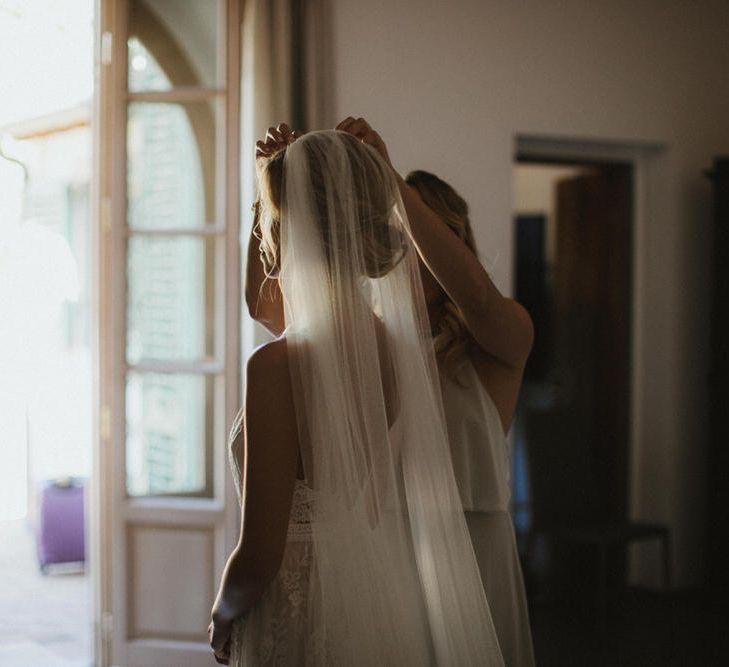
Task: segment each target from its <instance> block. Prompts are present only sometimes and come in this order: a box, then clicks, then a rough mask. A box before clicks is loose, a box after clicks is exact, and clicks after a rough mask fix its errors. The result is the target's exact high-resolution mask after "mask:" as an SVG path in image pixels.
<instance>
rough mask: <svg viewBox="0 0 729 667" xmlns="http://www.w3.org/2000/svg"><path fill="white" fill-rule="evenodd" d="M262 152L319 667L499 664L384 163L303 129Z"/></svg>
mask: <svg viewBox="0 0 729 667" xmlns="http://www.w3.org/2000/svg"><path fill="white" fill-rule="evenodd" d="M274 160H279V164H278V169H280V177H281V178H280V180H279V181H278V183H280V191H279V192H278V193H277V194H278V200H279V202H280V210H278V211H273V210H271V209H272V207H270V206H269V207H268V208H267V207H265V206H264V210H263V212H262V225H266V226H267V231H268V234H269V236H271V234H273V235H274V236H277V235H278V234H280V246H279V250H280V258H279V260H280V274H279V278H280V285H281V289H282V292H283V295H284V301H285V317H286V333H285V336H286V340H287V346H288V350H289V360H290V367H291V376H292V386H293V387H294V396H295V405H296V410H297V421H298V424H299V431H300V444H301V450H302V460H303V464H304V470H305V475H306V480H307V484H308V485H309V486H310V487H311V488H312V489H313V498H314V502H313V507H312V540H313V553H314V568H313V571H312V576H311V578H310V581H309V595H308V597H307V605H308V609H307V610H306V613H307V614H308V617H309V619H310V623H311V624H312V625H311V627H315V628H317V629H318V631H319V633H320V636H321V637H323V640H324V643H325V645H326V653H327V655H326V659H325V662H323V663H322V664H326V665H373V666H374V665H377V666H381V665H406V666H407V665H443V666H445V665H453V666H458V667H464V666H467V665H474V666H475V665H478V666H479V667H482V666H484V665H503V660H502V658H501V653H500V650H499V646H498V641H497V638H496V634H495V631H494V626H493V623H492V620H491V615H490V612H489V607H488V602H487V600H486V598H485V595H484V591H483V586H482V584H481V579H480V575H479V571H478V566H477V564H476V559H475V556H474V552H473V548H472V546H471V542H470V538H469V534H468V530H467V527H466V523H465V519H464V515H463V510H462V505H461V501H460V497H459V495H458V490H457V487H456V481H455V477H454V473H453V466H452V463H451V460H450V453H449V449H448V443H447V435H446V427H445V421H444V416H443V408H442V405H441V397H440V390H439V384H438V377H437V369H436V365H435V359H434V355H433V350H432V340H431V336H430V328H429V324H428V317H427V311H426V306H425V301H424V298H423V293H422V285H421V281H420V277H419V273H418V266H417V259H416V254H415V248H414V246H413V244H412V241H411V240H410V237H409V235H408V221H407V217H406V214H405V211H404V207H403V204H402V201H401V200H400V196H399V192H398V189H397V184H396V182H395V179H394V177H393V174H392V173H391V172H390V170H389V168H388V166H387V165H386V163H385V162H384V160H383V159H382V158H381V157H380V155H379V154H378V153H377V152H376V151H375V150H373V149H372V148H370V147H369V146H365V145H364V144H362V143H361V142H359V141H357V140H356V139H355V138H354V137H352V136H351V135H349V134H346V133H342V132H337V131H322V132H313V133H310V134H307V135H305V136H303V137H302V138H300V139H298V140H297V141H295V142H294V143H293V144H291V145H290V146H288V148H287V149H286V150H285V152H284V154H283V155H282V156H279V157H278V158H273V159H272V161H271V162H273V161H274ZM268 168H273V167H272V165H271V163H270V164H269V167H268ZM273 187H274V188H276V187H278V186H277V185H274V186H273ZM274 198H276V197H274ZM274 228H275V229H274ZM307 664H308V663H307Z"/></svg>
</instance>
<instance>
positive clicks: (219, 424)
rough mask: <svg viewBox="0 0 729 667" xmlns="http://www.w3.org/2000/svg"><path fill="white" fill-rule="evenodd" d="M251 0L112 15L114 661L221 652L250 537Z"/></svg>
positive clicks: (105, 308)
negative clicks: (242, 550) (242, 543)
mask: <svg viewBox="0 0 729 667" xmlns="http://www.w3.org/2000/svg"><path fill="white" fill-rule="evenodd" d="M240 20H241V17H240V3H239V2H238V0H124V1H118V0H115V1H112V0H103V1H102V2H101V7H100V15H99V69H98V71H99V74H98V81H97V83H98V89H99V92H100V94H99V96H98V106H99V108H98V117H99V128H98V137H97V139H98V147H99V149H98V155H97V158H98V165H97V166H98V174H99V182H98V195H99V196H98V202H99V221H100V227H99V230H100V232H99V237H98V248H99V251H100V255H99V256H100V261H99V265H98V272H99V285H100V292H99V305H100V321H101V329H100V340H99V347H100V355H99V377H100V383H101V384H100V387H99V393H100V395H101V409H100V419H99V423H98V432H99V439H100V443H101V446H100V449H99V456H98V460H97V463H98V468H97V470H98V473H99V489H100V491H99V495H100V498H99V500H100V508H101V509H100V512H99V513H98V517H97V522H98V531H99V534H100V536H101V539H100V541H99V549H100V554H99V555H100V562H101V563H102V567H101V568H100V577H101V581H100V582H99V585H100V588H101V592H100V596H99V600H98V614H99V618H100V631H99V642H98V644H97V649H98V653H99V663H100V664H115V665H116V664H119V665H159V666H162V665H181V664H185V665H197V664H200V665H203V664H204V665H209V664H210V661H211V655H210V649H209V648H208V645H207V641H208V638H207V632H206V630H207V625H208V623H209V620H210V619H209V612H210V607H211V606H212V603H213V597H214V594H215V589H216V584H217V582H218V580H219V577H220V573H221V572H220V571H221V569H222V566H223V565H224V562H225V557H226V555H227V553H228V551H229V550H230V549H231V548H232V546H233V544H234V543H235V540H236V539H237V519H238V513H237V503H236V501H235V491H234V489H233V488H232V479H231V476H230V474H229V473H228V470H227V452H226V436H227V430H228V428H229V426H230V423H231V421H232V418H233V416H234V414H235V412H236V411H237V409H238V406H239V403H240V390H239V388H240V370H239V369H240V355H239V350H240V324H239V318H240V276H241V271H240V245H239V222H238V218H239V203H238V202H239V197H240V195H239V153H238V151H239V148H238V146H239V134H238V128H239V126H240V122H239V107H240V103H239V97H240V85H239V81H240V67H239V63H240Z"/></svg>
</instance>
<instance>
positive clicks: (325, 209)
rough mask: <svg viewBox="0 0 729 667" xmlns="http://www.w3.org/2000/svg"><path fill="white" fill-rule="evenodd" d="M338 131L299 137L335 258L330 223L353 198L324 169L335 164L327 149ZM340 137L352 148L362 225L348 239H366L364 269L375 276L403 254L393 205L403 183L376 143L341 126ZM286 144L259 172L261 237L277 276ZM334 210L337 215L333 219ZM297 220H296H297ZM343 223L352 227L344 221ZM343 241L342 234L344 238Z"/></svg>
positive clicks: (267, 264)
mask: <svg viewBox="0 0 729 667" xmlns="http://www.w3.org/2000/svg"><path fill="white" fill-rule="evenodd" d="M334 133H335V131H329V132H315V133H312V134H307V135H304V136H303V137H300V138H299V139H297V140H296V141H297V143H298V142H301V143H302V149H303V150H304V151H305V155H306V158H307V159H308V167H309V174H310V178H311V188H312V192H311V195H312V203H313V206H314V209H315V211H316V214H317V218H318V222H319V231H320V232H321V234H322V241H323V247H324V248H325V252H326V256H327V260H329V261H330V262H331V260H332V259H333V257H332V253H333V252H334V244H333V243H332V242H331V239H330V238H329V237H330V229H331V228H332V225H333V224H336V218H337V217H338V216H342V215H346V214H347V211H345V210H344V206H345V203H346V202H349V201H350V199H349V197H350V194H349V193H336V192H331V191H329V190H330V189H331V188H330V187H329V186H330V184H331V183H333V180H332V178H331V175H330V174H326V173H324V170H325V169H327V168H329V166H330V165H331V164H332V163H331V161H328V160H327V159H326V157H325V155H324V153H325V152H326V151H327V150H328V149H329V148H330V147H331V145H332V143H331V142H332V141H333V140H335V138H334V137H332V136H328V137H327V136H322V135H327V134H334ZM336 135H337V136H336V140H341V141H342V143H343V146H344V148H345V151H346V156H347V158H348V159H347V162H348V164H347V167H348V169H349V170H350V175H351V179H350V182H351V184H352V187H353V190H354V192H353V193H351V195H352V197H353V199H352V201H353V205H354V207H355V215H356V219H357V221H358V222H359V228H358V229H355V230H353V232H354V233H355V234H357V235H358V238H357V239H351V240H349V241H346V240H345V241H344V243H349V242H351V243H361V244H362V261H363V263H364V272H365V273H366V275H367V276H368V277H370V278H379V277H382V276H384V275H386V274H387V273H388V272H389V271H391V270H392V269H393V268H394V267H395V266H396V265H397V264H398V263H399V262H400V260H401V259H402V258H403V256H404V254H405V252H406V250H407V247H408V246H407V241H406V237H405V234H404V232H403V231H402V229H401V228H400V226H399V225H398V226H395V224H394V223H393V207H394V206H395V201H396V192H397V183H396V181H395V179H394V178H393V176H392V174H391V173H390V171H389V167H388V165H387V164H386V163H385V161H384V160H383V159H382V158H381V157H380V155H379V154H378V153H377V152H376V151H375V150H374V149H373V148H371V147H370V146H366V145H364V144H363V143H362V142H360V141H359V140H358V139H357V138H355V137H354V136H352V135H351V134H348V133H345V132H336ZM287 150H288V147H287V148H284V149H283V150H281V151H280V152H279V153H276V155H274V156H272V157H271V158H269V159H268V161H267V162H266V163H265V164H264V165H263V167H262V169H261V172H260V175H259V185H260V195H261V199H260V204H259V206H260V210H259V212H260V214H261V215H260V217H259V238H260V240H261V260H262V262H263V265H264V268H265V270H266V274H267V275H269V276H276V275H278V272H279V270H280V268H281V254H280V252H281V250H280V245H281V219H282V206H283V204H284V203H283V201H282V196H283V189H284V184H285V180H286V159H285V158H286V152H287ZM330 216H332V217H333V218H334V221H333V222H332V221H330V220H329V217H330ZM291 224H296V221H292V222H291ZM338 229H340V230H341V229H347V227H346V226H345V227H341V228H338ZM339 243H340V244H342V243H343V241H342V238H341V237H340V238H339Z"/></svg>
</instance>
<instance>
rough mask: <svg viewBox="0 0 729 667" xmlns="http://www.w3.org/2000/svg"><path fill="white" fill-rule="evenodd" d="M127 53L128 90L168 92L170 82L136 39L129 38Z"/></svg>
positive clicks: (148, 52)
mask: <svg viewBox="0 0 729 667" xmlns="http://www.w3.org/2000/svg"><path fill="white" fill-rule="evenodd" d="M127 46H128V52H129V90H131V91H132V92H137V91H142V90H170V89H171V88H172V82H171V81H170V79H169V77H168V76H167V75H166V74H165V72H164V70H163V69H162V67H161V66H160V64H159V63H158V62H157V59H156V58H155V57H154V56H153V55H152V53H151V52H150V51H149V50H148V49H147V48H146V47H145V46H144V44H142V42H141V41H140V40H139V39H138V38H136V37H130V38H129V40H128V42H127Z"/></svg>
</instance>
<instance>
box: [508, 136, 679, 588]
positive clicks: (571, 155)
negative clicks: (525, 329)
mask: <svg viewBox="0 0 729 667" xmlns="http://www.w3.org/2000/svg"><path fill="white" fill-rule="evenodd" d="M666 153H667V146H666V145H665V144H663V143H659V142H635V141H617V140H616V141H609V140H590V139H579V138H572V137H565V136H549V135H539V134H532V133H516V134H515V135H514V142H513V153H512V165H513V164H515V163H516V162H518V161H520V160H524V161H538V162H549V161H555V162H572V161H574V162H578V163H589V162H595V163H606V162H622V163H627V164H630V165H632V168H633V202H632V203H633V218H632V237H631V244H632V257H631V266H630V271H631V296H630V298H631V304H630V318H631V324H630V334H629V355H630V372H629V388H630V403H629V408H628V409H629V415H630V418H629V422H628V443H627V447H628V457H627V463H628V499H627V512H628V518H630V519H638V518H642V517H645V516H646V514H648V513H649V512H650V510H649V509H648V501H647V499H645V498H644V497H643V494H642V492H641V479H642V476H643V471H642V469H641V468H642V463H643V452H642V450H641V442H642V440H643V439H644V438H645V433H644V428H645V426H644V424H643V415H644V414H645V403H646V399H645V392H646V389H647V377H646V374H645V355H644V353H645V349H646V345H647V344H648V341H647V337H646V333H645V329H646V322H645V318H644V317H643V312H644V305H645V299H646V296H645V295H646V283H647V281H646V275H645V273H646V266H645V262H644V261H643V258H644V257H645V256H646V252H647V245H646V233H647V232H646V230H647V226H648V221H649V219H650V218H651V217H652V216H653V215H654V214H655V213H654V212H655V211H656V210H657V209H658V206H657V202H656V200H655V199H654V197H655V195H654V194H653V193H655V192H660V189H658V190H656V188H655V187H654V186H655V184H657V183H660V182H661V180H662V179H663V178H665V170H666V168H667V166H666V163H665V159H664V158H665V156H666ZM657 556H658V554H657V553H655V554H653V553H652V552H651V553H647V552H644V551H639V550H638V547H636V546H634V547H632V548H631V549H630V550H629V554H628V569H627V572H628V582H629V583H630V584H631V585H636V584H637V585H646V584H653V579H654V577H653V576H652V574H655V572H656V571H658V570H660V568H658V564H657V562H655V567H654V559H653V558H652V557H655V558H657Z"/></svg>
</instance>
